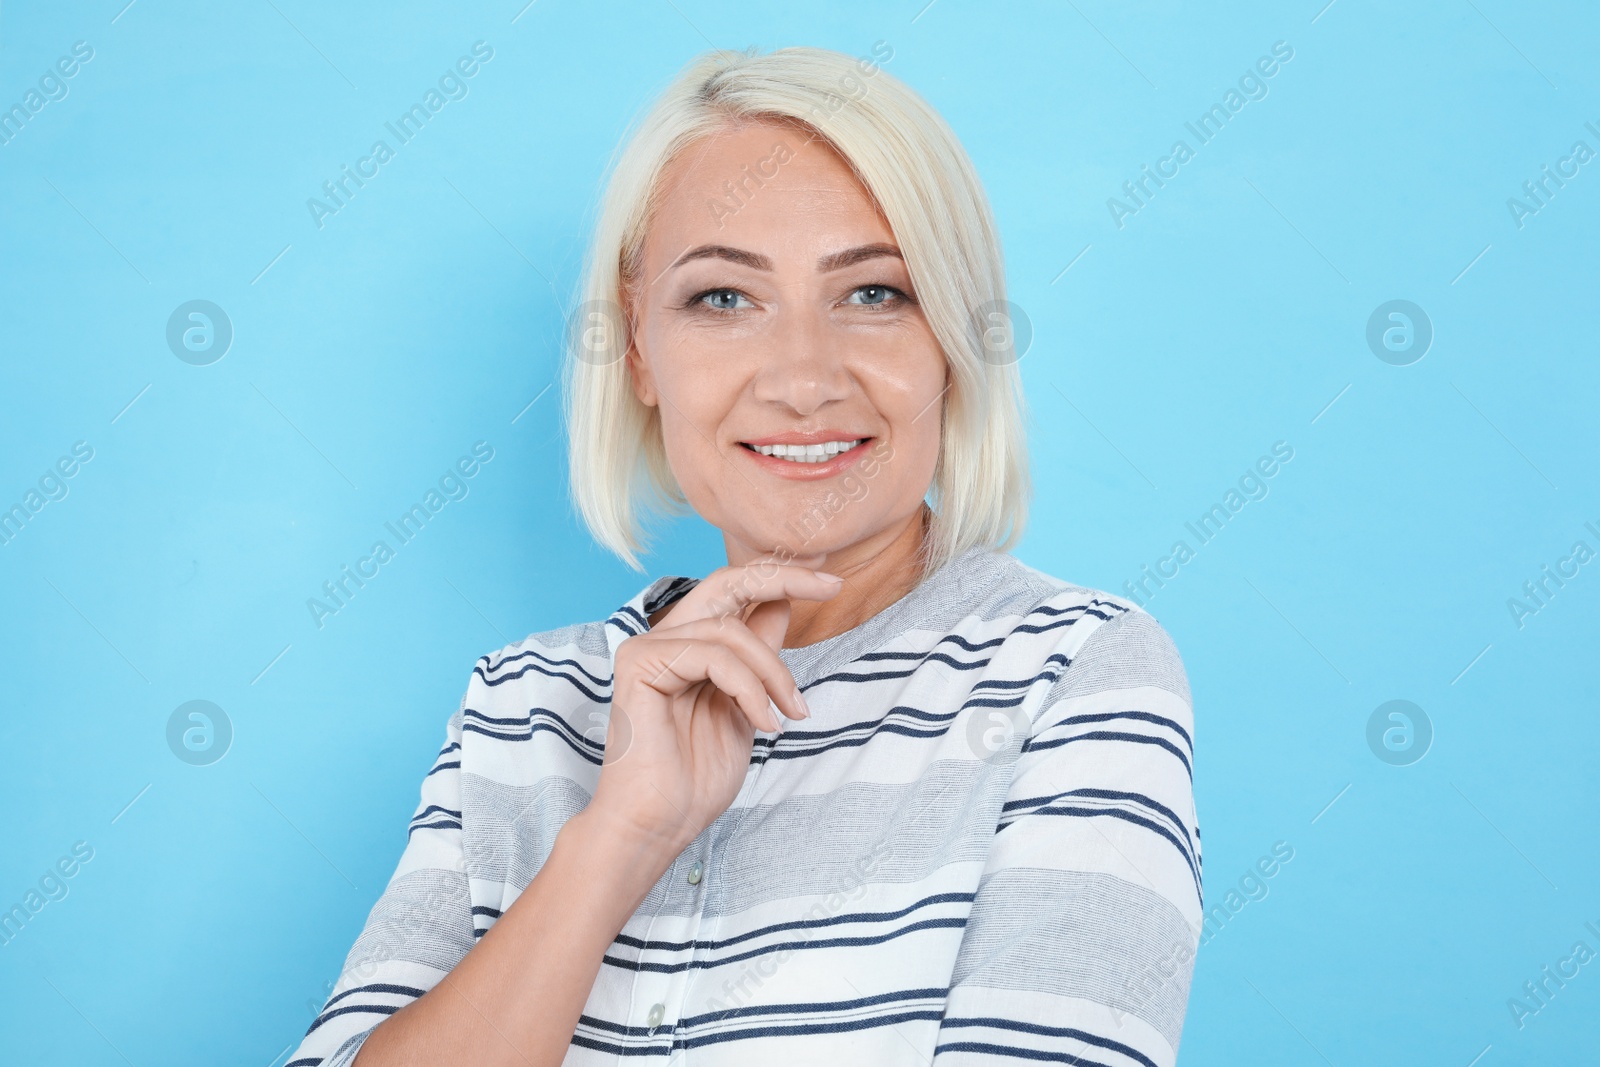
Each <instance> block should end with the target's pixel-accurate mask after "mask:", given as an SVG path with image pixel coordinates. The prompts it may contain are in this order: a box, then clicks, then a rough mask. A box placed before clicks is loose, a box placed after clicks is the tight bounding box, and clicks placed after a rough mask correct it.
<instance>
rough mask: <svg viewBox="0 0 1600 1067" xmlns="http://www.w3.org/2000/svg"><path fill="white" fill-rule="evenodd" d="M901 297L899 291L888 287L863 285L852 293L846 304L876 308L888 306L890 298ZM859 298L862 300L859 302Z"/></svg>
mask: <svg viewBox="0 0 1600 1067" xmlns="http://www.w3.org/2000/svg"><path fill="white" fill-rule="evenodd" d="M899 295H900V291H899V290H898V289H892V288H890V287H889V286H887V285H863V286H862V287H861V288H859V289H857V290H856V291H855V292H853V293H851V294H850V298H849V299H848V300H846V301H845V302H846V303H848V304H862V305H864V306H866V307H876V306H880V305H883V304H887V303H888V302H889V298H890V297H893V296H899ZM857 297H860V298H861V299H859V300H858V299H856V298H857Z"/></svg>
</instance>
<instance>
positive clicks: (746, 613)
mask: <svg viewBox="0 0 1600 1067" xmlns="http://www.w3.org/2000/svg"><path fill="white" fill-rule="evenodd" d="M842 587H843V583H842V581H841V580H840V579H838V578H835V577H834V576H832V575H825V574H823V573H822V572H821V571H815V570H811V569H810V568H808V567H800V566H794V565H782V564H778V563H776V562H773V561H771V560H758V561H756V562H754V563H751V564H748V565H746V566H742V567H723V568H721V569H719V570H716V571H713V572H712V573H711V574H710V575H709V576H707V577H706V579H705V580H704V581H702V582H701V583H700V584H699V585H697V586H695V588H693V589H691V590H690V591H689V592H688V593H687V594H686V595H685V596H684V597H683V598H682V599H681V600H679V601H678V602H677V603H676V604H674V605H673V607H672V609H671V610H670V611H669V612H668V613H667V614H666V616H665V617H663V618H662V619H661V621H660V622H659V623H658V624H657V625H655V626H653V627H652V628H651V629H650V630H649V631H648V632H647V633H643V634H639V635H637V636H634V637H630V638H627V639H626V640H624V641H623V642H622V643H621V644H620V645H618V646H617V653H616V662H615V672H616V678H615V683H614V684H613V687H612V695H611V719H610V723H609V724H608V726H607V729H606V752H605V763H604V765H603V766H602V767H601V770H600V782H599V785H598V786H597V787H596V789H595V795H594V798H593V799H592V800H591V801H590V803H589V807H588V809H587V810H588V811H589V812H590V813H592V814H597V815H602V816H604V817H605V818H607V819H614V820H617V821H619V822H620V824H621V827H622V828H624V829H627V830H632V831H636V832H638V833H639V834H641V835H642V836H643V837H644V838H645V839H647V840H657V841H665V842H668V843H669V844H670V845H671V846H672V848H673V854H674V855H675V854H676V853H678V852H681V851H682V850H683V849H684V848H687V847H688V845H689V843H690V842H691V841H693V840H694V839H695V837H697V836H698V835H699V833H700V831H701V830H703V829H705V828H706V827H707V826H709V825H710V824H711V823H712V822H714V821H715V820H716V818H717V816H719V815H721V814H722V813H723V812H724V811H727V810H728V805H729V804H732V803H733V798H734V797H735V796H736V795H737V794H738V792H739V787H740V785H741V784H742V783H743V782H744V777H745V773H746V771H747V769H748V768H749V765H750V748H751V745H752V743H753V742H754V740H755V732H756V731H757V730H779V729H781V728H782V724H781V723H780V721H779V718H778V715H777V713H776V712H775V711H774V710H773V705H775V706H776V707H777V709H779V710H781V711H782V713H783V714H784V715H786V716H787V717H788V718H790V719H803V718H805V717H806V716H807V715H809V714H810V710H809V709H808V708H807V707H806V705H805V699H804V698H803V697H802V696H801V695H800V690H799V688H798V687H796V685H795V681H794V676H793V675H792V674H790V673H789V668H788V667H787V666H785V665H784V662H783V660H782V659H780V658H779V656H778V649H779V648H781V647H782V645H783V638H784V634H785V633H786V632H787V631H788V628H789V601H790V599H793V598H799V599H801V600H827V599H828V598H830V597H832V596H833V595H834V594H836V593H837V592H838V591H839V590H840V589H841V588H842Z"/></svg>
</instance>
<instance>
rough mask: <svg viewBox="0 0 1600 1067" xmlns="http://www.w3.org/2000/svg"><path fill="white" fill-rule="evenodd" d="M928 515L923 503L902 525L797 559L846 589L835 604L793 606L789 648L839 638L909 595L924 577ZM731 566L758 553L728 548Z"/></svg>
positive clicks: (796, 602)
mask: <svg viewBox="0 0 1600 1067" xmlns="http://www.w3.org/2000/svg"><path fill="white" fill-rule="evenodd" d="M928 518H929V512H928V508H927V505H926V504H923V505H922V506H921V507H919V508H918V509H917V510H916V511H915V512H913V513H912V514H911V516H910V517H908V518H907V519H905V520H904V521H903V522H900V523H898V524H895V525H892V526H890V527H888V528H886V529H884V530H881V531H879V532H878V533H876V534H874V535H872V536H871V537H868V538H866V539H865V540H862V541H858V542H856V543H855V544H853V545H847V546H845V547H843V548H840V549H837V550H835V551H832V552H827V553H821V554H816V555H810V556H797V557H796V558H795V560H794V562H796V563H798V564H800V565H803V566H807V567H811V568H813V569H815V570H819V571H824V572H826V573H828V574H836V575H838V576H839V577H840V578H843V579H844V588H843V589H841V590H839V593H838V595H837V596H835V597H833V598H832V599H830V600H821V601H818V600H792V601H790V602H789V630H788V632H787V633H786V634H785V635H784V639H783V647H784V648H803V647H804V646H806V645H814V644H816V643H817V642H819V641H826V640H827V639H828V638H830V637H837V636H838V635H839V634H842V633H844V632H845V631H846V630H852V629H854V628H855V627H857V626H859V625H861V624H862V623H864V622H866V621H867V620H868V619H870V618H872V617H873V616H874V615H876V614H878V612H880V611H882V610H883V609H884V608H887V607H888V606H889V605H891V604H893V603H894V602H895V601H897V600H899V599H900V598H901V597H903V596H905V595H906V594H907V593H909V592H910V591H911V590H912V589H913V588H915V587H916V584H917V582H918V581H920V580H921V578H922V560H921V557H920V551H921V549H922V545H923V540H924V538H925V537H926V533H927V520H928ZM727 548H728V562H729V563H730V564H735V565H737V564H742V563H747V562H749V561H750V560H751V559H754V558H756V556H757V555H758V554H756V553H750V552H746V551H742V550H740V549H739V548H736V547H735V546H734V545H732V544H727Z"/></svg>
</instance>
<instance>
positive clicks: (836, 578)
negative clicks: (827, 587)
mask: <svg viewBox="0 0 1600 1067" xmlns="http://www.w3.org/2000/svg"><path fill="white" fill-rule="evenodd" d="M816 574H817V577H818V578H823V579H825V580H827V581H830V582H842V581H844V579H843V578H841V577H839V576H838V575H837V574H829V573H828V572H827V571H817V572H816Z"/></svg>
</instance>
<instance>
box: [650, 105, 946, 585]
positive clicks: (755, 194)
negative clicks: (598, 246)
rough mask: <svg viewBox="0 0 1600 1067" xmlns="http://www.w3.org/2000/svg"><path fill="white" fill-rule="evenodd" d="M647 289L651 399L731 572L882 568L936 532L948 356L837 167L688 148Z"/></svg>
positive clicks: (661, 215) (770, 143)
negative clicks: (919, 521)
mask: <svg viewBox="0 0 1600 1067" xmlns="http://www.w3.org/2000/svg"><path fill="white" fill-rule="evenodd" d="M638 286H639V288H638V290H637V292H636V294H635V296H634V301H635V303H634V307H633V309H632V311H633V314H634V318H635V333H634V346H633V348H632V349H630V351H629V354H628V360H629V366H630V369H631V371H632V375H633V384H634V390H635V392H636V393H637V395H638V397H639V399H640V400H641V401H642V402H643V403H646V404H650V405H653V406H656V407H659V408H660V412H661V425H662V434H663V439H664V442H665V445H666V453H667V458H668V461H669V462H670V464H671V466H672V471H673V474H674V475H675V476H676V477H677V480H678V483H679V485H681V486H682V487H683V491H684V493H685V495H686V496H687V497H688V499H689V503H690V504H691V505H692V506H693V507H694V509H695V510H696V511H697V512H699V513H700V515H701V516H702V517H704V518H705V519H706V521H708V522H710V523H712V524H713V525H715V526H717V527H718V528H719V529H721V530H722V532H723V534H724V536H725V538H726V540H727V547H728V554H729V560H730V562H735V563H737V562H741V561H742V560H743V559H748V558H749V557H751V556H754V555H757V554H760V553H765V552H774V551H778V552H784V551H786V552H787V553H789V554H794V555H802V556H808V555H812V554H814V553H830V554H832V553H836V552H839V551H840V550H842V549H846V548H849V547H850V546H854V545H861V547H862V550H867V549H872V550H874V551H875V550H876V549H878V548H881V547H882V545H883V544H885V543H887V542H888V541H891V540H893V538H894V536H895V535H896V534H897V533H898V532H900V531H902V530H903V529H904V528H905V526H906V524H907V523H908V522H910V521H912V519H913V518H915V517H916V516H917V515H918V513H919V511H920V509H921V505H922V500H923V497H924V496H925V494H926V493H927V491H928V487H929V485H930V483H931V482H932V479H933V472H934V468H935V465H936V463H937V460H938V456H939V436H940V421H941V409H942V406H943V405H942V404H941V402H940V401H941V398H942V397H943V394H944V391H945V387H946V383H947V376H946V367H945V360H944V355H943V353H942V352H941V350H940V348H939V345H938V343H937V342H936V341H935V340H934V336H933V333H932V331H931V330H930V329H929V328H928V323H927V320H926V319H925V318H924V317H923V314H922V309H921V308H920V307H919V306H918V304H917V300H916V294H915V293H914V292H913V290H912V288H911V277H910V275H909V273H908V272H907V270H906V265H905V263H904V262H903V261H902V260H901V258H900V253H899V247H898V244H897V243H896V241H895V238H894V234H893V233H892V232H891V231H890V229H889V225H888V223H887V222H886V221H885V220H884V218H883V216H882V215H881V214H880V213H879V211H878V209H877V207H876V206H875V205H874V203H873V202H872V199H871V197H870V196H869V195H868V193H867V191H866V189H865V188H864V187H863V186H862V185H861V183H860V182H859V181H858V180H857V179H856V178H855V176H854V175H853V174H852V173H851V171H850V167H849V165H848V164H847V163H846V162H845V161H844V160H843V159H842V158H841V157H840V156H839V155H838V154H837V153H836V152H835V151H834V150H833V149H832V148H831V147H829V146H828V145H827V144H826V143H824V142H823V141H821V140H816V139H811V138H810V135H809V134H808V133H807V132H804V131H801V130H798V129H796V128H794V127H790V126H784V125H778V124H768V123H753V124H746V125H743V126H739V127H732V128H729V129H727V130H725V131H723V132H720V133H717V134H714V135H711V136H708V137H706V138H703V139H702V140H700V141H699V142H697V143H696V144H694V145H692V146H690V147H689V148H688V149H687V150H686V151H684V152H682V153H681V154H680V155H679V156H678V158H677V160H676V161H675V162H674V163H673V165H672V166H671V167H670V168H669V169H668V171H667V172H666V173H665V174H664V175H663V177H662V195H661V199H660V201H659V203H658V206H657V210H656V213H655V215H654V217H653V218H652V220H651V223H650V227H649V232H648V233H647V235H646V238H645V243H644V248H643V263H642V270H641V272H640V276H639V279H638ZM773 446H778V447H776V448H774V447H773ZM804 446H811V447H810V454H808V455H805V456H797V455H794V454H793V453H794V451H799V450H801V449H803V448H804ZM817 446H821V447H820V451H821V453H822V461H821V462H816V461H815V460H816V458H817V452H818V448H817ZM852 446H853V447H852ZM767 453H771V454H767ZM836 453H837V454H836ZM786 454H787V455H786Z"/></svg>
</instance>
